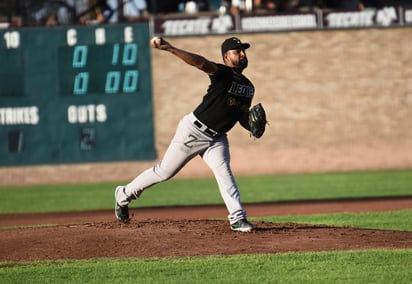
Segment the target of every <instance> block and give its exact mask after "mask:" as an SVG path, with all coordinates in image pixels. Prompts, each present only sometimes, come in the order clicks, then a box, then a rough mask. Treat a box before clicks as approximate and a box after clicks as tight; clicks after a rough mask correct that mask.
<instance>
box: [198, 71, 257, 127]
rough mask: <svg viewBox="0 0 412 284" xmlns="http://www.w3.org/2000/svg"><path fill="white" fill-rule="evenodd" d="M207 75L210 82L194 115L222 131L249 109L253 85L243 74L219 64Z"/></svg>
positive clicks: (253, 89)
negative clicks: (216, 69) (214, 72)
mask: <svg viewBox="0 0 412 284" xmlns="http://www.w3.org/2000/svg"><path fill="white" fill-rule="evenodd" d="M217 65H218V72H217V73H216V74H213V75H209V78H210V82H211V83H210V85H209V88H208V90H207V93H206V95H205V96H204V97H203V100H202V102H201V103H200V105H199V106H198V107H197V108H196V109H195V110H194V112H193V113H194V114H195V116H196V117H197V118H198V119H199V120H200V121H201V122H203V123H204V124H206V125H207V126H208V127H210V128H211V129H213V130H215V131H217V132H219V133H221V134H224V133H226V132H228V131H229V130H230V129H232V127H233V126H234V125H235V124H236V122H238V121H239V119H240V118H241V117H242V116H243V115H245V112H246V113H247V112H248V111H249V108H250V105H251V103H252V99H253V96H254V94H255V87H254V86H253V84H252V83H251V82H250V81H249V79H247V78H246V77H245V76H244V75H243V74H240V73H237V72H236V71H235V70H234V69H233V68H230V67H228V66H226V65H223V64H217Z"/></svg>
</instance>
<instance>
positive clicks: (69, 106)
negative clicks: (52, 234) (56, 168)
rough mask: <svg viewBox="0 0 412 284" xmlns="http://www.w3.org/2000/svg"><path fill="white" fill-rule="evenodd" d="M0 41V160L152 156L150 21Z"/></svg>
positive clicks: (5, 35) (17, 32)
mask: <svg viewBox="0 0 412 284" xmlns="http://www.w3.org/2000/svg"><path fill="white" fill-rule="evenodd" d="M0 40H1V43H0V166H2V165H32V164H33V165H34V164H55V163H83V162H101V161H124V160H151V159H155V158H156V152H155V147H154V127H153V125H154V123H153V103H152V86H151V83H152V78H151V61H150V49H149V44H148V42H149V25H148V23H137V24H133V25H104V26H94V27H91V26H78V27H56V28H34V29H33V28H31V29H13V30H0Z"/></svg>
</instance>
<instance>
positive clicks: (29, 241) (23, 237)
mask: <svg viewBox="0 0 412 284" xmlns="http://www.w3.org/2000/svg"><path fill="white" fill-rule="evenodd" d="M411 204H412V203H411V198H410V197H402V198H389V199H370V200H343V201H313V202H289V203H272V204H247V205H246V206H245V207H246V209H247V211H248V214H249V216H253V217H257V216H273V215H292V214H313V213H333V212H366V211H388V210H400V209H408V208H409V209H410V208H412V207H411ZM131 213H132V214H134V215H135V216H134V217H133V218H132V220H131V222H130V223H128V224H122V223H119V222H117V221H115V220H114V213H113V210H110V211H93V212H61V213H35V214H3V215H0V227H3V228H2V233H1V234H0V243H1V244H2V245H1V246H0V261H26V260H47V259H90V258H99V257H144V258H151V257H165V256H198V255H234V254H255V253H281V252H297V251H325V250H354V249H373V248H386V249H393V248H412V232H400V231H390V230H369V229H360V228H350V227H329V226H326V225H321V224H319V225H307V224H294V223H282V224H278V223H271V222H253V223H254V225H255V227H256V229H255V231H254V232H252V233H238V232H232V231H231V230H230V227H229V224H228V222H227V221H226V220H224V219H225V217H226V215H227V212H226V210H225V208H224V206H218V205H216V206H199V207H193V206H192V207H178V208H139V209H136V208H132V209H131ZM189 216H190V217H189ZM108 220H109V222H108ZM112 220H113V221H112ZM50 224H57V225H53V226H50ZM33 225H47V226H46V227H39V226H35V227H29V228H27V227H26V228H22V227H20V228H13V227H10V226H33Z"/></svg>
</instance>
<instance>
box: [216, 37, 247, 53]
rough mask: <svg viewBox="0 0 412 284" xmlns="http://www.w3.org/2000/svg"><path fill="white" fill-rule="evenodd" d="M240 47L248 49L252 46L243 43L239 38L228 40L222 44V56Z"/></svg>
mask: <svg viewBox="0 0 412 284" xmlns="http://www.w3.org/2000/svg"><path fill="white" fill-rule="evenodd" d="M239 47H242V48H244V49H248V48H249V47H250V44H248V43H246V42H241V41H240V39H238V38H237V37H231V38H228V39H226V40H225V41H224V42H223V43H222V55H223V54H225V53H226V51H228V50H231V49H238V48H239Z"/></svg>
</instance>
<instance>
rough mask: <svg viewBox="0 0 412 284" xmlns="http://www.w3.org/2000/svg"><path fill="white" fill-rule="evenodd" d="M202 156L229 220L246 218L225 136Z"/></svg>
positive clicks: (233, 221)
mask: <svg viewBox="0 0 412 284" xmlns="http://www.w3.org/2000/svg"><path fill="white" fill-rule="evenodd" d="M202 157H203V159H204V161H205V162H206V163H207V165H208V166H209V167H210V168H211V169H212V171H213V174H214V175H215V178H216V181H217V184H218V186H219V190H220V194H221V196H222V198H223V201H224V202H225V205H226V208H227V209H228V211H229V216H228V218H229V222H230V223H231V224H234V223H236V222H237V221H239V220H242V219H246V212H245V211H244V209H243V206H242V204H241V202H240V193H239V190H238V186H237V183H236V181H235V178H234V176H233V173H232V169H231V168H230V153H229V145H228V141H227V138H226V136H224V137H221V138H220V139H219V140H218V141H217V142H216V143H214V145H212V146H211V147H210V148H208V149H207V150H206V152H205V153H204V154H203V155H202Z"/></svg>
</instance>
